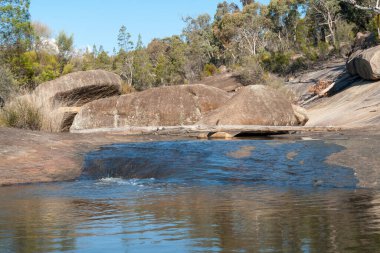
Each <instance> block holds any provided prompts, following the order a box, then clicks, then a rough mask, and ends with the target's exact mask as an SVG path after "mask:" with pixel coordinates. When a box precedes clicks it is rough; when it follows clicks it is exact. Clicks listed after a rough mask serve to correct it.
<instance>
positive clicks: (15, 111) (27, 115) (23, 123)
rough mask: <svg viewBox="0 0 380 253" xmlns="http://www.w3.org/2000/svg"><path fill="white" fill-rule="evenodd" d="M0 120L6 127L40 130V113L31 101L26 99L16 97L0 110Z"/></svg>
mask: <svg viewBox="0 0 380 253" xmlns="http://www.w3.org/2000/svg"><path fill="white" fill-rule="evenodd" d="M0 122H1V124H2V125H3V126H7V127H15V128H22V129H30V130H40V129H41V126H42V114H41V112H40V110H39V109H38V108H37V107H36V106H35V105H34V104H33V103H31V102H29V101H27V100H26V99H17V100H16V101H14V102H12V103H10V104H8V105H6V106H5V107H4V108H3V110H2V111H1V112H0Z"/></svg>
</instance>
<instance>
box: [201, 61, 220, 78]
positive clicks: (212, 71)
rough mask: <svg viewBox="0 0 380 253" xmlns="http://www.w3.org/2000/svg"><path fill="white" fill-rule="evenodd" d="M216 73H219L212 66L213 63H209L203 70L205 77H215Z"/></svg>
mask: <svg viewBox="0 0 380 253" xmlns="http://www.w3.org/2000/svg"><path fill="white" fill-rule="evenodd" d="M216 73H218V68H217V67H216V66H215V65H214V64H212V63H207V64H206V65H205V66H204V68H203V76H205V77H207V76H213V75H215V74H216Z"/></svg>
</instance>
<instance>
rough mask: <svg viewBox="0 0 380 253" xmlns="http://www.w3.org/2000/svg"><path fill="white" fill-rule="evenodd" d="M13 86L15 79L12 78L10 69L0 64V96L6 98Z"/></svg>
mask: <svg viewBox="0 0 380 253" xmlns="http://www.w3.org/2000/svg"><path fill="white" fill-rule="evenodd" d="M15 88H16V81H15V80H14V79H13V76H12V73H11V71H10V70H9V69H7V68H5V67H4V66H0V97H2V98H3V99H7V98H8V96H9V95H10V94H11V93H12V92H13V91H14V90H15Z"/></svg>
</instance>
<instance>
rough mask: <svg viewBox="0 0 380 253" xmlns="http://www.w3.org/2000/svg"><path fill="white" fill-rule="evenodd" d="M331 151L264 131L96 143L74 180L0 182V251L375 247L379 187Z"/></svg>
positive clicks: (378, 242) (378, 243)
mask: <svg viewBox="0 0 380 253" xmlns="http://www.w3.org/2000/svg"><path fill="white" fill-rule="evenodd" d="M339 150H341V147H339V146H337V145H331V144H325V143H324V142H322V141H308V142H305V141H297V142H286V141H285V142H281V141H270V142H269V141H265V140H262V141H238V142H234V141H231V142H161V143H140V144H138V143H136V144H128V145H114V146H108V147H104V148H102V149H100V150H97V151H95V152H92V153H90V154H88V156H87V159H86V163H85V172H84V174H83V176H82V178H81V180H79V181H76V182H65V183H55V184H43V185H30V186H15V187H5V188H0V202H1V208H0V252H1V253H3V252H5V253H8V252H9V253H10V252H12V253H13V252H27V253H35V252H36V253H37V252H138V253H144V252H155V253H160V252H165V253H166V252H260V253H261V252H355V253H359V252H376V251H378V249H379V248H380V192H379V191H378V190H369V189H357V188H356V183H357V179H356V178H355V175H354V173H353V171H352V170H351V169H349V168H345V167H340V166H331V165H327V164H326V163H325V162H324V161H325V158H326V157H327V156H328V155H330V154H331V153H332V152H336V151H339ZM110 176H111V177H110ZM104 177H106V178H104Z"/></svg>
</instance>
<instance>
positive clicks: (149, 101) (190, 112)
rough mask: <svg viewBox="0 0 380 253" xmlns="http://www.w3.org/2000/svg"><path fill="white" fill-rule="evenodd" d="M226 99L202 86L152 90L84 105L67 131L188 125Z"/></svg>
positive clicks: (194, 85) (226, 95) (217, 90)
mask: <svg viewBox="0 0 380 253" xmlns="http://www.w3.org/2000/svg"><path fill="white" fill-rule="evenodd" d="M229 98H230V96H229V95H228V93H227V92H225V91H223V90H220V89H218V88H214V87H210V86H206V85H203V84H193V85H177V86H167V87H159V88H153V89H149V90H145V91H142V92H138V93H132V94H127V95H123V96H120V97H112V98H106V99H101V100H97V101H94V102H91V103H89V104H86V105H85V106H83V107H82V109H81V111H80V112H79V114H78V115H77V116H76V117H75V119H74V122H73V125H72V127H71V130H73V131H75V130H84V129H97V128H122V127H130V126H178V125H192V124H194V123H196V122H197V121H199V120H200V119H201V117H202V116H203V115H204V114H205V113H206V112H209V111H212V110H215V109H216V108H219V107H220V106H222V105H224V104H225V103H226V101H227V100H228V99H229Z"/></svg>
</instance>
